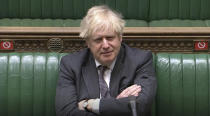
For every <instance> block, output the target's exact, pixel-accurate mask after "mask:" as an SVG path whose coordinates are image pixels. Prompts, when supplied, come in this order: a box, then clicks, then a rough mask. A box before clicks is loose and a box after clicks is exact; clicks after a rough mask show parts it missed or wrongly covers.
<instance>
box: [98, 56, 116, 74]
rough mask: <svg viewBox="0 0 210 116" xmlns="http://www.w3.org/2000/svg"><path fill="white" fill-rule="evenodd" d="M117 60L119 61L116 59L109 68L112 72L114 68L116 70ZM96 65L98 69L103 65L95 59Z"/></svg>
mask: <svg viewBox="0 0 210 116" xmlns="http://www.w3.org/2000/svg"><path fill="white" fill-rule="evenodd" d="M116 59H117V58H115V59H114V61H113V62H112V64H111V65H110V66H109V67H108V68H109V69H110V70H111V71H112V70H113V68H114V65H115V62H116ZM95 63H96V67H98V66H100V65H101V63H99V62H98V61H97V60H96V59H95Z"/></svg>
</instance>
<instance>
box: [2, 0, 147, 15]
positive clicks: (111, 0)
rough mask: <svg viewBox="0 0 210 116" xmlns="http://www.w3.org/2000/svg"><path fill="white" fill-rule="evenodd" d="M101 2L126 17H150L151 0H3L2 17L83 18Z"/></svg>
mask: <svg viewBox="0 0 210 116" xmlns="http://www.w3.org/2000/svg"><path fill="white" fill-rule="evenodd" d="M100 4H106V5H108V6H110V7H111V8H113V9H116V10H118V11H120V12H121V13H122V14H123V16H124V17H125V18H129V19H130V18H132V19H146V18H148V12H149V0H1V4H0V18H41V19H42V18H50V19H56V18H58V19H82V18H83V17H84V15H85V14H86V12H87V10H88V9H89V8H90V7H92V6H94V5H100Z"/></svg>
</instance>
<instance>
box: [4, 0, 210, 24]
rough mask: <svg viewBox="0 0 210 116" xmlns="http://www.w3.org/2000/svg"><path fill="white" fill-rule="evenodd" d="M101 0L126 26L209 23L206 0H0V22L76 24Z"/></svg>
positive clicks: (208, 9)
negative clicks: (121, 16)
mask: <svg viewBox="0 0 210 116" xmlns="http://www.w3.org/2000/svg"><path fill="white" fill-rule="evenodd" d="M102 4H105V5H108V6H109V7H111V8H112V9H114V10H116V11H119V12H120V13H122V15H123V17H124V19H126V21H127V25H126V26H127V27H148V26H149V27H209V21H208V20H209V19H210V7H209V4H210V1H209V0H91V1H90V0H1V3H0V26H27V27H78V26H79V24H80V20H81V19H82V18H83V17H84V16H85V13H86V12H87V10H88V9H89V8H90V7H92V6H94V5H102Z"/></svg>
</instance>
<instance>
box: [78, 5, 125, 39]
mask: <svg viewBox="0 0 210 116" xmlns="http://www.w3.org/2000/svg"><path fill="white" fill-rule="evenodd" d="M124 26H125V21H124V20H123V19H122V16H121V15H120V14H119V13H117V12H115V11H113V10H111V9H110V8H109V7H108V6H105V5H102V6H94V7H92V8H90V9H89V10H88V12H87V15H86V16H85V17H84V18H83V20H82V21H81V24H80V28H81V32H80V37H81V38H84V39H86V38H90V37H91V36H92V35H93V34H94V33H95V32H97V31H110V30H111V31H113V32H115V33H116V34H117V35H118V36H121V35H122V33H123V29H124Z"/></svg>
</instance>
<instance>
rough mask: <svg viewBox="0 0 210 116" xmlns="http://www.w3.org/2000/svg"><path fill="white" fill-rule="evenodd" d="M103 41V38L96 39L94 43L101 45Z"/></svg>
mask: <svg viewBox="0 0 210 116" xmlns="http://www.w3.org/2000/svg"><path fill="white" fill-rule="evenodd" d="M101 40H102V38H96V39H94V42H96V43H100V42H101Z"/></svg>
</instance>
